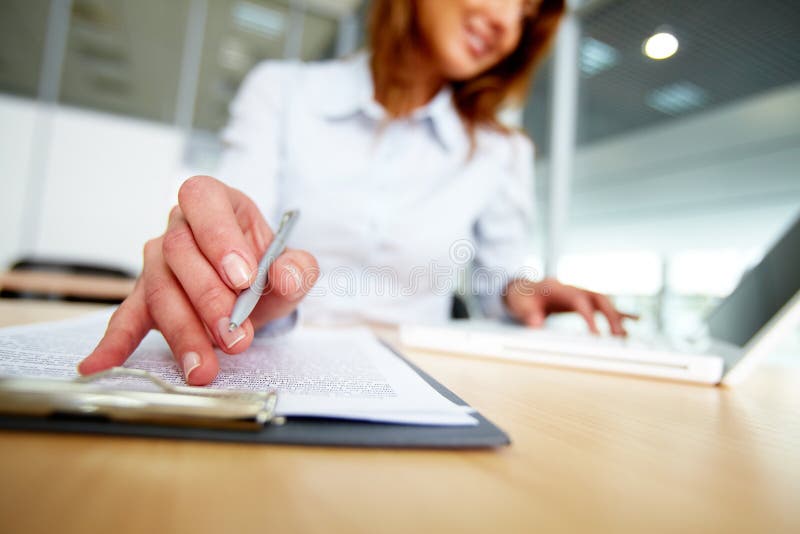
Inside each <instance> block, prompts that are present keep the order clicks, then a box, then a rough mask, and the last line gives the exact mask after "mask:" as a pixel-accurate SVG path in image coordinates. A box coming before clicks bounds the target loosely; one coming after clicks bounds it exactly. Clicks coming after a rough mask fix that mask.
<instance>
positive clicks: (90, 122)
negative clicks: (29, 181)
mask: <svg viewBox="0 0 800 534" xmlns="http://www.w3.org/2000/svg"><path fill="white" fill-rule="evenodd" d="M182 148H183V135H182V134H181V132H180V131H179V130H177V129H175V128H173V127H170V126H165V125H161V124H157V123H152V122H145V121H139V120H134V119H129V118H122V117H117V116H112V115H108V114H104V113H97V112H91V111H86V110H79V109H75V108H67V107H60V108H58V109H57V110H56V112H55V116H54V118H53V127H52V134H51V139H50V150H49V152H48V159H47V170H46V182H45V184H46V187H45V194H44V196H43V198H42V204H41V210H40V214H41V215H40V216H41V224H40V226H39V235H38V239H37V241H36V252H37V253H38V254H40V255H47V256H54V257H58V258H78V259H89V260H93V261H99V262H104V263H111V264H118V265H122V266H126V267H128V268H132V269H137V270H138V267H139V265H140V255H141V249H142V244H143V243H144V242H145V241H146V240H147V239H148V238H150V237H153V236H156V235H158V234H159V233H161V232H162V231H163V229H164V225H165V223H166V216H167V213H168V211H169V207H170V206H171V205H172V204H174V200H173V198H174V184H175V178H174V175H175V172H176V170H177V169H178V167H179V165H180V159H181V154H182Z"/></svg>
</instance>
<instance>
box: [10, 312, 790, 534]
mask: <svg viewBox="0 0 800 534" xmlns="http://www.w3.org/2000/svg"><path fill="white" fill-rule="evenodd" d="M88 309H90V307H88V306H75V305H64V304H48V303H32V302H23V303H13V302H10V301H0V324H3V325H7V324H13V323H19V322H29V321H31V320H34V318H36V319H39V320H49V319H54V318H57V317H66V316H71V315H75V314H78V313H84V312H85V311H87V310H88ZM407 354H408V356H409V357H410V358H411V359H412V360H413V361H414V362H415V363H417V364H418V365H420V366H421V367H422V368H423V369H425V370H426V371H428V372H429V373H431V374H432V375H433V376H434V377H436V378H437V379H438V380H439V381H441V382H442V383H444V384H445V385H446V386H448V387H450V388H451V389H452V390H454V391H455V392H456V393H458V394H459V395H460V396H462V397H463V398H464V399H465V400H466V401H468V402H469V403H470V404H472V405H473V406H475V407H477V408H478V409H479V410H480V411H481V412H483V413H484V414H485V415H486V416H487V417H489V418H490V419H492V420H493V421H494V422H495V423H497V424H498V425H499V426H500V427H501V428H503V429H505V430H506V431H508V432H509V434H510V435H511V438H512V440H513V445H512V446H511V447H509V448H505V449H501V450H497V451H467V452H451V451H390V450H353V449H330V448H321V447H288V446H263V445H243V444H221V443H201V442H182V441H170V440H158V439H137V438H108V437H96V436H76V435H56V434H36V433H20V432H0V479H2V484H0V531H2V532H52V531H59V532H94V531H104V532H105V531H108V532H114V533H115V534H120V533H122V532H148V531H170V532H192V533H203V532H210V533H214V534H219V533H220V532H237V533H242V532H261V533H263V532H292V531H311V532H331V531H334V532H335V531H342V532H394V531H398V532H444V531H456V530H457V531H475V532H488V531H491V532H522V531H527V532H532V531H534V530H536V531H541V532H588V531H603V532H617V533H619V532H645V531H646V532H658V531H673V532H674V531H686V532H701V531H702V532H725V533H730V532H771V533H772V532H799V531H800V507H799V506H798V505H799V504H800V500H798V496H800V368H797V367H794V368H790V367H785V366H783V367H782V366H778V365H776V364H772V365H770V364H766V365H765V366H763V367H762V368H760V369H758V371H757V372H756V374H754V375H753V376H751V377H750V378H749V379H748V381H747V382H745V383H744V384H742V385H741V386H740V387H738V388H736V389H722V388H708V387H701V386H693V385H685V384H677V383H669V382H658V381H648V380H641V379H635V378H625V377H619V376H611V375H599V374H588V373H580V372H575V371H566V370H558V369H550V368H545V367H536V366H531V365H525V364H516V363H501V362H496V361H487V360H479V359H471V358H459V357H454V356H445V355H435V354H426V353H423V352H420V351H407Z"/></svg>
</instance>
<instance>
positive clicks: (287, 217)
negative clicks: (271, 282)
mask: <svg viewBox="0 0 800 534" xmlns="http://www.w3.org/2000/svg"><path fill="white" fill-rule="evenodd" d="M299 217H300V212H299V211H298V210H290V211H287V212H285V213H284V214H283V217H281V222H280V225H279V226H278V231H277V232H276V233H275V237H273V238H272V243H270V244H269V246H268V247H267V251H266V252H265V253H264V256H263V257H262V258H261V261H260V262H258V274H257V275H256V279H255V281H254V282H253V285H251V286H250V287H249V288H247V289H245V290H244V291H242V292H241V293H239V296H238V297H236V303H235V304H234V305H233V311H231V324H230V325H228V331H230V332H233V331H234V330H236V329H237V328H239V326H240V325H241V324H242V323H243V322H244V321H245V320H246V319H247V318H248V317H250V313H252V311H253V309H254V308H255V307H256V304H258V301H259V299H260V298H261V295H263V294H264V289H266V287H267V272H268V271H269V268H270V266H272V264H273V263H275V260H276V259H278V256H280V255H281V254H283V251H284V250H285V249H286V240H287V239H288V238H289V233H290V232H291V231H292V228H294V225H295V223H296V222H297V219H298V218H299Z"/></svg>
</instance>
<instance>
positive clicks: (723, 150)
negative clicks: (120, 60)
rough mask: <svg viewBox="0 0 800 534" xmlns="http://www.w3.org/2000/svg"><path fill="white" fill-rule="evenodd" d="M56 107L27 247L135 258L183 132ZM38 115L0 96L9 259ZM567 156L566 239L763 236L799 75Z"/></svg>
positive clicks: (689, 244) (610, 241)
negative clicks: (571, 158) (571, 165)
mask: <svg viewBox="0 0 800 534" xmlns="http://www.w3.org/2000/svg"><path fill="white" fill-rule="evenodd" d="M51 119H52V120H51V121H50V123H51V125H52V129H51V133H50V138H49V139H50V141H49V143H48V144H47V153H49V154H48V156H47V160H46V162H47V163H46V166H45V170H44V173H45V183H44V186H45V188H44V194H43V195H42V197H41V205H40V208H41V210H40V213H41V218H40V220H39V225H38V227H39V232H38V235H37V236H36V239H35V240H34V243H32V245H33V251H34V252H35V253H37V254H40V255H43V256H49V257H60V258H65V259H76V260H87V261H100V262H107V263H111V264H116V265H120V266H123V267H128V268H130V269H133V270H138V268H139V266H140V264H141V258H140V253H141V248H142V244H143V243H144V241H146V240H147V239H148V238H150V237H153V236H155V235H157V234H159V233H160V232H161V231H163V228H164V224H165V220H166V214H167V212H168V210H169V207H170V206H171V205H172V204H174V202H175V195H176V191H177V187H178V185H179V184H180V182H181V181H182V180H183V179H185V178H186V177H188V176H190V175H191V174H194V173H195V169H190V168H187V167H186V166H185V165H184V163H183V152H184V143H185V139H184V135H183V134H182V132H180V131H179V130H177V129H176V128H174V127H172V126H168V125H163V124H157V123H152V122H145V121H139V120H134V119H129V118H124V117H119V116H114V115H109V114H105V113H98V112H93V111H87V110H82V109H75V108H67V107H58V108H56V110H55V112H54V114H53V116H52V117H51ZM35 120H36V105H35V103H33V102H31V101H29V100H24V99H17V98H12V97H8V96H3V95H0V176H2V183H3V185H2V195H0V228H2V240H1V241H0V263H1V264H3V265H6V264H7V263H8V262H9V261H11V260H12V259H13V258H16V257H18V256H19V254H21V253H22V252H23V250H24V247H23V243H21V242H20V238H19V236H20V235H21V232H22V226H23V225H28V224H31V217H34V216H35V215H34V214H33V213H23V204H24V196H25V188H26V185H27V183H28V178H29V175H30V169H29V166H30V164H31V161H33V160H32V158H33V157H36V156H35V154H39V153H40V150H41V148H42V147H41V146H34V142H33V135H34V124H35ZM34 149H36V152H35V154H34ZM575 169H576V176H575V181H574V189H575V196H574V198H573V200H572V217H571V229H570V232H571V233H570V236H569V243H568V252H586V251H592V250H597V251H608V250H614V249H618V250H626V249H628V250H629V249H636V250H642V249H644V250H654V251H674V250H684V249H687V248H708V247H710V246H716V247H730V246H733V247H736V248H742V247H746V248H751V247H754V246H757V247H762V248H763V247H764V246H766V245H767V244H768V241H769V240H770V239H771V238H772V236H773V235H774V234H776V233H777V232H778V231H779V230H780V227H781V226H782V225H783V224H784V223H785V222H786V220H787V219H788V218H789V217H790V216H791V214H793V213H794V212H796V211H797V210H799V209H800V173H799V172H798V169H800V85H797V86H793V87H787V88H784V89H781V90H778V91H775V92H772V93H770V94H766V95H762V96H759V97H757V98H754V99H751V100H748V101H744V102H740V103H737V104H735V105H733V106H728V107H726V108H723V109H718V110H714V111H711V112H709V113H705V114H702V115H696V116H692V117H689V118H686V119H680V120H675V121H672V122H670V123H668V124H667V125H666V126H660V127H656V128H652V129H649V130H644V131H638V132H635V133H633V134H631V135H627V136H623V137H617V138H614V139H611V140H609V141H606V142H603V143H597V144H593V145H591V146H589V147H586V148H584V149H582V150H580V151H579V153H578V157H577V161H576V167H575ZM537 172H538V173H539V175H540V177H542V175H543V173H546V166H544V167H542V168H540V169H538V171H537ZM543 200H546V197H544V196H543V195H540V201H543Z"/></svg>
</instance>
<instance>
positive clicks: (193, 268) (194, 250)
mask: <svg viewBox="0 0 800 534" xmlns="http://www.w3.org/2000/svg"><path fill="white" fill-rule="evenodd" d="M162 251H163V254H164V261H165V262H166V264H167V265H168V266H169V270H170V271H172V274H174V275H175V278H176V279H177V281H178V283H179V284H180V286H181V288H182V289H183V292H184V293H185V294H186V296H187V297H188V299H189V301H190V302H191V305H192V307H193V308H194V311H195V313H196V315H197V316H199V317H200V319H201V320H202V321H203V323H204V324H205V327H206V328H207V329H208V331H209V333H210V334H211V336H212V337H213V338H214V341H215V342H216V344H217V346H218V347H220V348H221V349H222V350H223V351H225V352H227V353H229V354H237V353H239V352H242V351H244V350H245V349H247V348H248V347H249V346H250V343H251V342H252V340H253V325H252V324H251V323H250V321H245V322H243V323H242V324H241V325H240V326H239V328H237V329H235V330H233V331H230V330H229V328H228V326H229V325H230V322H231V319H230V313H231V310H232V309H233V305H234V303H235V302H236V293H234V292H233V290H231V289H230V288H229V287H228V286H227V285H226V284H225V282H224V281H223V280H222V279H221V278H220V277H219V274H218V273H217V271H216V269H214V267H213V266H212V265H211V264H210V263H209V262H208V259H207V258H206V257H205V256H204V255H203V253H202V252H201V251H200V248H199V247H198V245H197V242H196V241H195V238H194V235H193V234H192V231H191V229H190V228H189V224H188V223H187V222H186V219H185V218H184V217H183V212H182V210H181V209H180V208H178V209H175V210H173V212H172V214H171V215H170V220H169V226H168V227H167V231H166V232H165V233H164V240H163V244H162Z"/></svg>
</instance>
